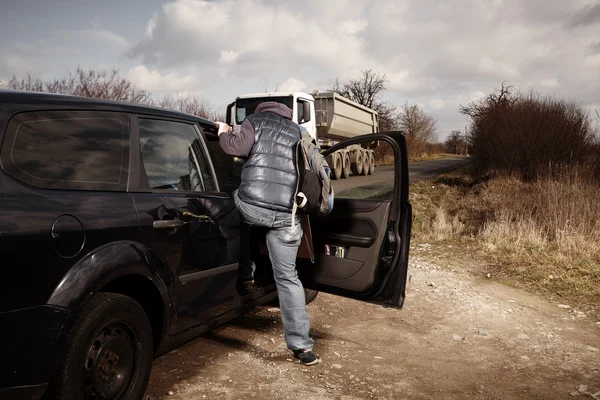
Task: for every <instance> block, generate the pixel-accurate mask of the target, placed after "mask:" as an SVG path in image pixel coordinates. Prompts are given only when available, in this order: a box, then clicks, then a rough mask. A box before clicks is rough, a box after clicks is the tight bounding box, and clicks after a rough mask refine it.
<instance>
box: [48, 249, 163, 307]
mask: <svg viewBox="0 0 600 400" xmlns="http://www.w3.org/2000/svg"><path fill="white" fill-rule="evenodd" d="M125 275H139V276H143V277H145V278H147V279H149V280H150V281H152V282H153V283H154V286H155V287H156V288H157V289H158V291H159V292H160V295H161V297H162V299H163V303H164V304H165V311H168V312H169V313H170V308H171V299H172V290H173V289H172V286H173V285H172V282H173V277H172V274H171V271H170V270H169V269H168V268H167V267H166V265H165V264H164V263H163V262H161V261H160V259H158V258H157V257H156V256H155V255H154V254H153V253H149V252H147V251H145V249H144V246H143V245H142V244H140V243H137V242H133V241H119V242H112V243H108V244H106V245H103V246H101V247H99V248H97V249H95V250H94V251H92V252H90V253H88V254H87V255H85V256H84V257H83V258H81V259H80V260H79V261H78V262H77V263H76V264H75V265H74V266H73V267H72V268H71V269H70V270H69V271H68V272H67V273H66V274H65V276H64V277H63V279H62V280H61V282H60V283H59V284H58V286H57V287H56V288H55V289H54V291H53V293H52V295H51V296H50V298H49V299H48V302H47V304H50V305H54V306H58V307H62V308H66V309H69V310H71V311H76V310H77V309H79V307H81V306H82V305H83V304H85V303H86V301H87V300H88V299H89V298H90V297H91V296H92V295H94V294H95V293H97V292H99V291H100V290H101V289H102V288H103V287H104V286H106V285H107V284H108V283H110V282H112V281H114V280H115V279H117V278H119V277H122V276H125ZM167 308H168V310H167ZM166 317H167V316H166Z"/></svg>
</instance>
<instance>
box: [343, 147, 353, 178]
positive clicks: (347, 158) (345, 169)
mask: <svg viewBox="0 0 600 400" xmlns="http://www.w3.org/2000/svg"><path fill="white" fill-rule="evenodd" d="M342 159H343V160H344V162H343V165H344V167H343V170H342V178H348V177H349V176H350V167H351V163H350V153H348V152H346V153H344V155H343V156H342Z"/></svg>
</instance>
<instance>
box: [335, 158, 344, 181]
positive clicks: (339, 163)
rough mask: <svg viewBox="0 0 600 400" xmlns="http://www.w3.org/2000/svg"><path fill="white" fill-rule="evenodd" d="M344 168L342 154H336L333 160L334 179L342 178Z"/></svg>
mask: <svg viewBox="0 0 600 400" xmlns="http://www.w3.org/2000/svg"><path fill="white" fill-rule="evenodd" d="M343 170H344V161H343V160H342V155H341V154H334V160H333V179H340V178H341V177H342V171H343Z"/></svg>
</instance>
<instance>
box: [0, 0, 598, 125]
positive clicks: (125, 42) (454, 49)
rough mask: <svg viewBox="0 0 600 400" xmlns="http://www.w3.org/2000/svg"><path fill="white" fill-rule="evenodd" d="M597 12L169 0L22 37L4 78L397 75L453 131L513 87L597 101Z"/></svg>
mask: <svg viewBox="0 0 600 400" xmlns="http://www.w3.org/2000/svg"><path fill="white" fill-rule="evenodd" d="M89 1H90V2H91V0H89ZM457 10H460V12H457ZM599 10H600V5H598V4H597V2H595V1H591V0H571V1H564V0H528V1H521V0H488V1H483V2H475V1H472V0H456V1H453V2H440V1H438V0H421V1H419V2H416V1H413V2H410V1H405V2H398V1H396V0H365V1H360V2H359V1H355V0H328V1H322V0H306V1H302V2H299V1H296V0H279V1H271V0H241V1H234V0H170V1H167V2H164V3H163V4H161V5H160V6H157V8H156V9H151V10H147V12H146V13H145V15H147V17H146V18H142V17H140V16H139V15H137V18H133V16H131V18H129V16H125V17H126V18H127V20H128V21H129V20H130V21H131V24H127V27H126V29H123V30H119V31H116V30H111V29H113V28H112V26H114V25H113V24H114V16H113V17H112V18H113V20H109V18H111V17H110V16H103V17H102V18H104V19H95V20H92V21H91V22H89V23H86V21H83V25H82V26H83V28H80V29H76V28H73V29H71V30H68V29H67V27H64V28H60V29H56V30H55V31H54V32H52V34H48V35H44V36H43V37H40V36H39V35H38V36H37V37H36V38H32V37H33V36H30V39H29V40H27V39H24V38H25V37H27V35H24V34H15V37H17V38H18V39H16V40H15V41H12V42H11V43H9V44H5V45H4V47H3V48H2V49H0V50H2V51H1V52H0V54H1V55H0V71H1V72H2V73H3V74H5V73H7V71H9V70H10V71H11V72H13V71H14V73H22V72H23V71H33V72H34V73H40V74H47V76H52V77H55V76H63V75H65V74H66V73H67V72H68V71H69V70H72V69H73V68H75V67H77V66H78V65H81V66H85V67H95V68H99V67H102V66H108V67H112V66H115V67H117V68H119V69H121V71H122V72H123V73H125V74H126V75H127V76H128V77H130V78H131V79H132V80H134V82H136V84H137V85H138V86H140V87H143V88H146V89H148V90H152V91H160V92H183V91H188V92H193V93H203V95H204V96H206V97H207V100H209V101H211V102H213V103H216V104H227V103H229V102H230V101H232V99H234V98H235V96H237V95H240V94H243V93H249V92H257V91H258V92H262V91H264V90H274V89H275V86H276V85H277V84H280V86H279V87H280V89H286V90H288V89H289V90H309V91H310V90H312V89H320V90H323V89H325V88H327V87H330V86H331V84H332V83H333V81H334V79H335V78H340V80H342V81H344V80H346V79H348V78H354V77H357V76H359V74H360V72H361V70H365V69H373V70H374V71H377V72H381V73H385V74H386V75H387V78H388V82H387V87H388V91H387V92H386V93H385V94H384V95H383V99H384V100H386V101H391V102H393V103H394V104H396V105H401V104H404V103H405V102H409V103H419V104H422V105H424V106H425V107H426V109H427V111H428V112H429V113H430V114H432V115H433V116H434V117H435V118H436V119H437V120H438V121H439V124H438V126H439V128H440V130H441V132H442V136H443V135H444V132H449V131H450V130H452V129H454V128H456V127H464V125H465V123H466V121H465V120H464V117H463V116H461V115H460V114H459V113H458V105H460V104H467V103H468V102H470V101H472V100H474V99H476V98H481V97H485V96H487V95H488V94H489V93H490V92H492V91H493V90H494V89H495V88H497V87H499V85H500V83H501V82H502V81H508V82H509V83H511V84H512V85H514V87H515V88H517V89H519V90H523V91H527V90H528V89H530V88H531V89H533V90H539V91H541V92H542V93H548V94H553V95H556V96H563V97H566V98H571V99H577V100H579V101H580V102H581V103H582V104H597V103H598V93H600V82H599V79H598V68H600V57H598V55H600V42H598V41H597V40H598V38H597V37H596V36H597V35H596V36H594V32H595V29H596V28H597V27H599V26H600V25H598V21H599V20H598V11H599ZM40 13H41V12H40ZM94 15H95V14H94ZM34 17H35V18H41V15H34ZM574 28H577V29H574ZM23 29H24V32H25V33H27V32H29V31H26V29H29V28H27V27H26V26H25V25H24V27H23ZM48 71H50V72H48Z"/></svg>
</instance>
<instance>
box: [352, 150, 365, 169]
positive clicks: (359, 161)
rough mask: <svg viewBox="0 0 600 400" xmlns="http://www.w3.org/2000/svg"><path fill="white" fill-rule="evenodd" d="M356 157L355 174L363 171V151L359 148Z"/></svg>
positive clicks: (353, 164) (353, 167) (354, 163)
mask: <svg viewBox="0 0 600 400" xmlns="http://www.w3.org/2000/svg"><path fill="white" fill-rule="evenodd" d="M355 157H356V158H355V161H354V162H353V163H352V173H353V174H354V175H360V174H362V171H363V152H362V151H360V150H357V151H356V155H355Z"/></svg>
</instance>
